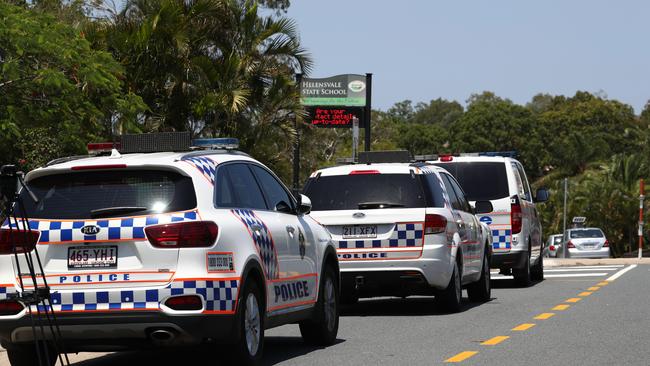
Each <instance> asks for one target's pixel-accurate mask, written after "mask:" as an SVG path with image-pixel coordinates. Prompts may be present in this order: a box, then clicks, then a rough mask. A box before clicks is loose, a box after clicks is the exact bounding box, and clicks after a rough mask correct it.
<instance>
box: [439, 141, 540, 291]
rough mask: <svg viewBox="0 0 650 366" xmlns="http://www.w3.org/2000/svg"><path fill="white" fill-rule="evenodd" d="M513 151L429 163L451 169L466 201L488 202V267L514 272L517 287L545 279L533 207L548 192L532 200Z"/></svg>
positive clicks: (483, 219) (448, 157) (484, 218)
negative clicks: (465, 195)
mask: <svg viewBox="0 0 650 366" xmlns="http://www.w3.org/2000/svg"><path fill="white" fill-rule="evenodd" d="M514 155H515V153H514V152H484V153H470V154H460V155H458V156H453V155H440V156H437V157H436V159H435V160H432V161H430V162H431V163H433V164H435V165H437V166H440V167H442V168H444V169H446V170H447V171H449V172H450V173H451V174H452V175H453V176H454V177H455V178H456V179H457V180H458V182H459V183H460V185H461V186H462V187H463V189H464V190H465V192H467V197H468V199H469V200H470V201H472V202H473V201H486V200H489V201H490V202H491V203H492V206H493V208H494V210H493V211H492V212H488V213H483V214H481V215H479V216H480V220H481V222H483V223H485V224H487V225H488V226H489V227H490V229H491V231H492V238H493V239H492V242H493V251H494V255H493V256H492V262H491V266H492V267H493V268H499V269H501V272H502V273H504V274H510V273H512V274H513V275H514V278H515V281H517V282H518V283H519V284H520V285H521V286H529V285H530V284H531V281H532V280H542V279H544V256H543V255H542V254H543V249H544V240H543V237H542V224H541V222H540V218H539V215H538V214H537V207H536V204H537V203H539V202H544V201H546V200H547V199H548V191H547V190H546V189H544V188H540V189H538V190H537V192H536V194H535V196H533V194H532V192H531V189H530V185H529V184H528V178H527V177H526V173H525V171H524V168H523V166H522V165H521V163H520V162H519V161H517V160H516V159H514Z"/></svg>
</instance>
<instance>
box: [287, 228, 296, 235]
mask: <svg viewBox="0 0 650 366" xmlns="http://www.w3.org/2000/svg"><path fill="white" fill-rule="evenodd" d="M287 232H288V233H289V234H293V233H295V232H296V229H294V228H293V226H287Z"/></svg>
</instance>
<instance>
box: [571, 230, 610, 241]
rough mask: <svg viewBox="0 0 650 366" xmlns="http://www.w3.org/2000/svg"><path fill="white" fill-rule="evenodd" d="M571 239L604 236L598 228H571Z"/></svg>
mask: <svg viewBox="0 0 650 366" xmlns="http://www.w3.org/2000/svg"><path fill="white" fill-rule="evenodd" d="M570 233H571V234H570V235H571V239H586V238H602V237H603V236H605V235H604V234H603V232H602V231H600V229H584V230H571V231H570Z"/></svg>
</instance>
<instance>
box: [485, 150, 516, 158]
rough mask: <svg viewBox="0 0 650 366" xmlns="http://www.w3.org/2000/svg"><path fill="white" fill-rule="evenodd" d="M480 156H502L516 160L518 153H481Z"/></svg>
mask: <svg viewBox="0 0 650 366" xmlns="http://www.w3.org/2000/svg"><path fill="white" fill-rule="evenodd" d="M478 156H501V157H504V158H515V157H517V152H516V151H483V152H479V153H478Z"/></svg>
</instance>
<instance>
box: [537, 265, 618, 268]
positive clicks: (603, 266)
mask: <svg viewBox="0 0 650 366" xmlns="http://www.w3.org/2000/svg"><path fill="white" fill-rule="evenodd" d="M621 267H625V265H624V264H607V265H602V266H566V267H565V266H560V267H548V269H555V268H558V269H559V268H566V269H574V268H576V269H577V268H589V269H610V268H611V269H617V268H621ZM544 269H546V268H544Z"/></svg>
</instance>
